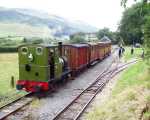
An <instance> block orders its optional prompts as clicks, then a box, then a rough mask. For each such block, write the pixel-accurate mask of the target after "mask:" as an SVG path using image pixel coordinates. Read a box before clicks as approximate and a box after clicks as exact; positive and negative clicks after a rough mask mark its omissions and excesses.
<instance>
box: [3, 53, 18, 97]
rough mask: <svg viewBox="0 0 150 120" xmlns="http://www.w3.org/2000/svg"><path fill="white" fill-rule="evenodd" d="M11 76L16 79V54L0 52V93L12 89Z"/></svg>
mask: <svg viewBox="0 0 150 120" xmlns="http://www.w3.org/2000/svg"><path fill="white" fill-rule="evenodd" d="M11 76H14V77H15V79H18V55H17V54H16V53H10V54H9V53H7V54H3V53H1V54H0V86H1V87H0V94H5V93H6V92H9V91H12V89H11V88H10V80H11Z"/></svg>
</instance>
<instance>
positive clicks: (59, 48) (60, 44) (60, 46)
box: [58, 42, 62, 57]
mask: <svg viewBox="0 0 150 120" xmlns="http://www.w3.org/2000/svg"><path fill="white" fill-rule="evenodd" d="M58 50H59V55H60V56H61V57H62V42H58Z"/></svg>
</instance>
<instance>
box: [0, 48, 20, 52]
mask: <svg viewBox="0 0 150 120" xmlns="http://www.w3.org/2000/svg"><path fill="white" fill-rule="evenodd" d="M10 52H11V53H13V52H17V47H0V53H10Z"/></svg>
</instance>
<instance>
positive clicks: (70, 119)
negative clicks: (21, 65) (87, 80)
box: [0, 60, 137, 120]
mask: <svg viewBox="0 0 150 120" xmlns="http://www.w3.org/2000/svg"><path fill="white" fill-rule="evenodd" d="M136 61H137V60H135V61H131V62H128V63H126V64H123V65H120V66H118V64H117V67H116V68H114V69H111V70H109V69H110V68H111V67H112V63H111V64H110V65H109V66H108V67H107V68H106V70H104V71H103V72H102V73H101V74H100V75H99V76H98V78H97V79H96V80H95V82H94V83H92V84H91V85H90V86H89V87H88V88H87V89H85V90H84V91H83V92H82V93H81V94H80V95H79V96H77V97H76V98H75V99H74V100H73V101H72V102H71V103H70V104H69V105H68V106H67V107H66V108H65V109H63V110H62V111H61V112H60V113H59V114H57V115H56V116H55V117H54V119H53V120H77V119H78V118H79V117H80V115H81V114H82V113H83V112H84V110H85V108H86V107H87V106H88V105H89V103H90V102H91V101H92V100H93V98H94V97H95V96H96V95H97V93H98V92H100V91H101V90H102V88H103V87H104V86H105V84H106V83H107V82H108V81H109V79H110V78H111V77H113V76H115V74H117V73H118V72H120V71H122V70H124V69H125V68H126V67H127V66H128V65H129V64H132V63H134V62H136ZM31 94H32V93H28V94H26V95H25V96H22V97H20V98H18V99H16V100H14V101H13V102H11V103H8V104H6V105H4V106H2V107H0V120H3V119H5V118H7V117H8V116H10V115H12V114H14V113H16V112H17V111H19V110H20V109H21V108H23V107H25V106H26V105H28V104H30V103H31V102H32V101H33V97H28V96H31Z"/></svg>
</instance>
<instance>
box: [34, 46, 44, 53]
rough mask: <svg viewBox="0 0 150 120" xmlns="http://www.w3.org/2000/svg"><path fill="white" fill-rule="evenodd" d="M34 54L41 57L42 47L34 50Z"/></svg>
mask: <svg viewBox="0 0 150 120" xmlns="http://www.w3.org/2000/svg"><path fill="white" fill-rule="evenodd" d="M36 54H37V55H42V54H43V48H42V47H37V48H36Z"/></svg>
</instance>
